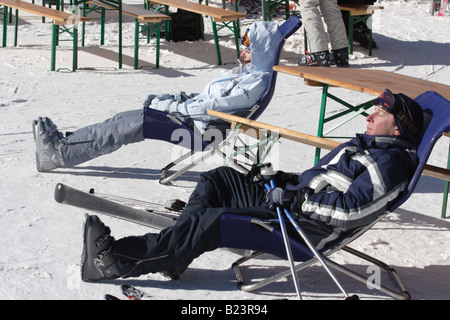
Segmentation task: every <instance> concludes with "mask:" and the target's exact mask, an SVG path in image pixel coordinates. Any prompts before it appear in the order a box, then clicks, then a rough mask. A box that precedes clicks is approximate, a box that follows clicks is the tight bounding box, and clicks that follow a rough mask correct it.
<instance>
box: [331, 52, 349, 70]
mask: <svg viewBox="0 0 450 320" xmlns="http://www.w3.org/2000/svg"><path fill="white" fill-rule="evenodd" d="M333 57H334V62H335V63H336V66H337V67H341V68H347V67H348V66H349V64H348V48H347V47H345V48H342V49H338V50H333Z"/></svg>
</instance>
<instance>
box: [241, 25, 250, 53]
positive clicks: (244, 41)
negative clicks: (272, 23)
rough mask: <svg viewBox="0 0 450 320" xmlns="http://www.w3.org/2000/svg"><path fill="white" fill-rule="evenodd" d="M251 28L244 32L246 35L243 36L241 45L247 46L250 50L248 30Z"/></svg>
mask: <svg viewBox="0 0 450 320" xmlns="http://www.w3.org/2000/svg"><path fill="white" fill-rule="evenodd" d="M249 30H250V29H247V30H246V31H245V34H244V36H243V37H242V40H241V45H242V46H243V47H244V48H245V49H248V50H250V40H249V39H248V31H249Z"/></svg>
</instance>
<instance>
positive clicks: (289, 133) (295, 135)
mask: <svg viewBox="0 0 450 320" xmlns="http://www.w3.org/2000/svg"><path fill="white" fill-rule="evenodd" d="M208 114H209V115H211V116H213V117H216V118H219V119H222V120H225V121H227V122H229V123H231V124H232V126H231V128H232V129H235V128H236V126H237V125H238V124H242V128H241V129H242V130H243V133H244V134H247V133H249V135H251V136H252V137H255V135H254V133H255V130H264V131H266V132H271V133H273V134H276V135H279V136H280V137H282V138H286V139H289V140H292V141H295V142H300V143H303V144H307V145H310V146H313V147H318V148H321V149H326V150H331V149H334V148H336V147H337V146H339V145H340V144H341V142H338V141H334V140H330V139H326V138H319V137H316V136H313V135H309V134H306V133H302V132H298V131H293V130H289V129H285V128H281V127H277V126H272V125H270V124H266V123H263V122H259V121H255V120H250V119H246V118H241V117H237V116H234V115H230V114H228V113H223V112H220V111H216V110H208ZM251 129H253V130H251ZM423 174H424V175H427V176H431V177H434V178H438V179H442V180H447V181H450V170H448V169H445V168H440V167H436V166H432V165H425V168H424V171H423Z"/></svg>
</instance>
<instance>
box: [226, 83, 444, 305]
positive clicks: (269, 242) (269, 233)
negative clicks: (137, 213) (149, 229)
mask: <svg viewBox="0 0 450 320" xmlns="http://www.w3.org/2000/svg"><path fill="white" fill-rule="evenodd" d="M415 100H416V101H417V102H418V103H419V104H420V105H421V106H422V108H423V110H424V114H425V126H424V129H423V130H422V133H421V137H422V138H421V140H420V144H419V145H418V150H417V152H418V156H419V164H418V166H417V169H416V170H415V172H414V174H413V176H412V178H411V180H410V182H409V184H408V187H407V189H406V190H405V191H403V192H402V193H401V194H400V195H399V196H398V197H397V199H395V200H394V201H393V202H392V203H391V204H390V205H389V207H388V209H387V211H386V212H385V214H383V215H382V216H380V217H378V219H376V221H374V222H372V223H371V224H369V225H367V226H365V227H361V228H359V229H357V230H354V231H353V232H352V233H351V234H350V235H348V234H347V235H346V237H345V238H342V239H336V241H335V242H334V243H333V244H330V245H329V246H328V247H326V248H324V249H323V250H321V251H320V252H317V251H316V250H315V249H314V248H310V247H309V246H308V245H307V243H308V239H307V238H306V236H305V235H304V234H303V235H302V234H301V236H302V238H303V239H304V241H305V242H302V241H298V240H296V239H295V238H292V237H291V238H290V241H288V242H287V243H289V244H290V249H289V248H288V247H287V245H286V244H285V242H284V241H285V240H286V238H284V237H283V230H280V229H282V228H280V225H281V226H282V221H279V219H278V220H271V221H262V220H258V219H256V218H252V217H249V216H241V215H235V214H230V213H225V214H223V215H222V217H221V235H222V239H221V245H222V247H228V248H236V249H246V250H253V251H256V253H254V254H252V255H251V256H247V257H243V258H241V259H239V260H238V261H236V262H235V263H234V264H233V266H232V267H233V269H234V271H235V274H236V278H237V280H238V287H239V288H240V289H241V290H244V291H252V290H256V289H258V288H261V287H263V286H265V285H267V284H270V283H273V282H275V281H277V280H279V279H281V278H284V277H286V276H288V275H289V273H290V272H291V273H292V276H293V278H294V280H296V279H295V277H296V272H298V271H299V270H302V269H304V268H306V267H308V266H310V265H312V264H314V263H316V262H320V263H321V264H322V265H323V267H324V268H325V269H326V271H327V272H328V274H329V275H330V277H331V278H332V279H333V280H334V281H335V282H336V284H337V286H338V287H339V289H340V290H341V291H342V292H343V293H344V295H345V296H346V297H347V298H349V296H348V295H347V293H346V292H345V291H344V290H343V288H342V286H341V285H340V284H339V282H338V281H337V280H336V278H335V277H334V276H333V273H332V272H331V270H330V269H329V267H331V268H333V269H335V270H337V271H340V272H342V273H344V274H347V275H348V276H350V277H352V278H354V279H356V280H358V281H360V282H362V283H364V284H367V283H369V282H368V279H367V277H365V276H362V275H360V274H357V273H356V272H354V271H352V270H350V269H348V268H347V267H344V266H341V265H339V264H337V263H335V262H333V261H332V260H330V259H329V256H331V255H332V254H333V253H335V252H338V251H340V250H341V249H342V250H344V251H346V252H348V253H350V254H353V255H355V256H357V257H359V258H362V259H364V260H366V261H368V262H370V263H372V264H374V265H376V266H378V267H380V268H381V269H380V270H383V269H384V270H385V271H386V272H387V273H388V275H389V276H390V277H391V279H392V280H393V281H394V283H395V285H396V287H397V288H396V289H391V288H388V287H385V286H380V287H377V289H378V290H380V291H381V292H383V293H385V294H388V295H390V296H392V297H394V298H396V299H409V298H410V295H409V293H408V292H407V291H406V290H405V288H404V286H403V284H402V283H401V281H400V278H399V277H398V275H397V273H396V271H395V270H394V269H393V268H391V267H390V266H388V265H387V264H385V263H383V262H381V261H379V260H376V259H374V258H372V257H370V256H368V255H366V254H364V253H362V252H359V251H356V250H354V249H352V248H350V247H348V246H347V245H348V244H349V243H351V242H352V241H353V240H355V239H356V238H358V237H359V236H361V235H362V234H363V233H365V232H366V231H367V230H369V229H370V228H371V227H372V226H373V225H375V224H376V223H377V222H378V221H380V220H381V219H383V217H385V216H386V215H388V214H389V213H390V212H393V211H394V210H395V209H397V208H398V207H399V206H400V205H401V204H402V203H404V202H405V201H406V200H407V199H408V198H409V196H410V195H411V194H412V192H413V191H414V188H415V187H416V184H417V182H418V180H419V178H420V176H421V174H422V172H423V170H424V167H425V164H426V162H427V160H428V158H429V156H430V153H431V151H432V149H433V147H434V145H435V143H436V141H437V140H438V139H439V138H440V137H441V135H442V134H443V133H445V132H448V131H450V102H449V101H447V100H446V99H445V98H443V97H442V96H440V95H439V94H437V93H436V92H432V91H428V92H426V93H424V94H422V95H420V96H418V97H417V98H416V99H415ZM427 123H428V124H427ZM288 218H289V217H288ZM297 231H298V230H297ZM299 233H300V232H299ZM287 248H288V249H287ZM263 253H268V254H271V255H274V256H276V257H279V258H281V259H289V260H290V262H291V270H286V271H284V272H282V273H279V274H276V275H274V276H272V277H270V278H267V279H265V280H262V281H260V282H253V283H250V284H245V283H244V279H243V277H242V274H241V272H240V268H241V267H240V266H241V264H243V263H244V262H246V261H249V260H251V259H253V258H255V257H257V256H259V255H261V254H263ZM293 261H297V262H299V264H298V265H297V266H295V267H294V264H293ZM294 268H295V269H294ZM297 281H298V280H297ZM294 284H295V281H294ZM297 288H298V283H297V284H296V289H297ZM297 293H299V290H297ZM299 297H301V296H300V293H299Z"/></svg>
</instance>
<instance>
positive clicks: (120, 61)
mask: <svg viewBox="0 0 450 320" xmlns="http://www.w3.org/2000/svg"><path fill="white" fill-rule="evenodd" d="M119 69H122V1H120V2H119Z"/></svg>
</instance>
